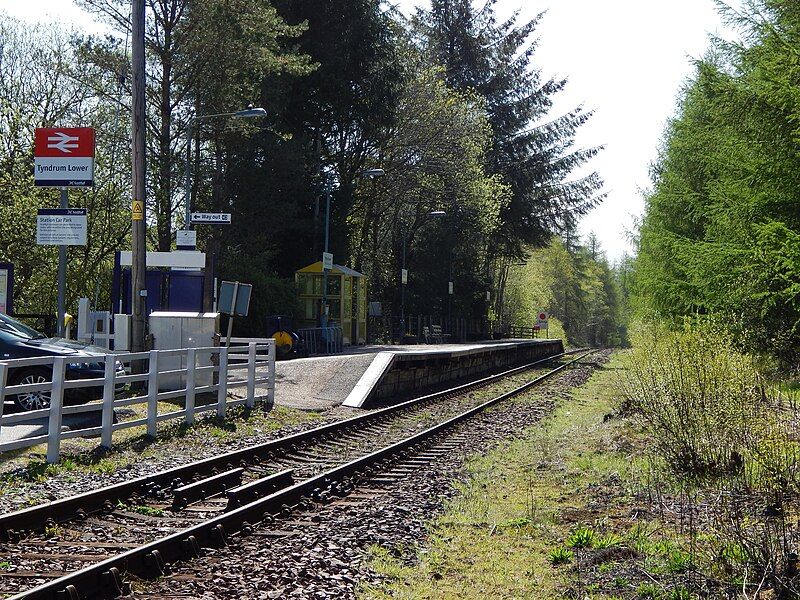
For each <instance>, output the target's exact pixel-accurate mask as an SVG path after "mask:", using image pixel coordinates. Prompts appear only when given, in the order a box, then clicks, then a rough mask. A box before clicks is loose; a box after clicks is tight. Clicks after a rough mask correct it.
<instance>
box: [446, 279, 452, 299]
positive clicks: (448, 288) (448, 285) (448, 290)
mask: <svg viewBox="0 0 800 600" xmlns="http://www.w3.org/2000/svg"><path fill="white" fill-rule="evenodd" d="M447 292H448V293H449V294H450V295H451V296H452V295H453V282H452V281H448V282H447Z"/></svg>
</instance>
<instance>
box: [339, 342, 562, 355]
mask: <svg viewBox="0 0 800 600" xmlns="http://www.w3.org/2000/svg"><path fill="white" fill-rule="evenodd" d="M536 341H540V342H544V341H547V340H544V339H540V340H531V339H502V340H482V341H479V342H466V343H463V344H370V345H366V346H346V347H345V349H344V352H343V353H342V354H377V353H378V352H415V353H433V352H456V351H461V350H474V349H479V348H480V347H481V346H496V345H502V344H519V343H520V342H536ZM337 356H342V355H341V354H339V355H337Z"/></svg>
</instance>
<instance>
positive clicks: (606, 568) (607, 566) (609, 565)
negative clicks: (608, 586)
mask: <svg viewBox="0 0 800 600" xmlns="http://www.w3.org/2000/svg"><path fill="white" fill-rule="evenodd" d="M616 566H617V563H615V562H614V561H609V562H604V563H602V564H601V565H600V566H599V567H597V572H598V573H611V571H613V570H614V567H616Z"/></svg>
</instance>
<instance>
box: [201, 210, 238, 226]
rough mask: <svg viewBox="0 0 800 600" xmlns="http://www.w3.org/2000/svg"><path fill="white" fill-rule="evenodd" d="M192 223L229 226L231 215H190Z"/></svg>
mask: <svg viewBox="0 0 800 600" xmlns="http://www.w3.org/2000/svg"><path fill="white" fill-rule="evenodd" d="M192 223H207V224H211V225H230V224H231V213H199V212H196V213H192Z"/></svg>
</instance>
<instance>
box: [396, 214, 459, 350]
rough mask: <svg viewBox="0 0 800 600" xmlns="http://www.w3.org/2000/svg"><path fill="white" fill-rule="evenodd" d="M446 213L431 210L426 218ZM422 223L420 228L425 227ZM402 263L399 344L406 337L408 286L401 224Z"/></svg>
mask: <svg viewBox="0 0 800 600" xmlns="http://www.w3.org/2000/svg"><path fill="white" fill-rule="evenodd" d="M446 214H447V213H446V212H445V211H443V210H432V211H431V212H429V213H428V214H427V216H428V217H434V218H435V217H443V216H445V215H446ZM425 222H427V220H426V221H424V222H423V223H422V224H421V225H420V227H422V226H424V225H425ZM401 224H402V225H403V263H402V267H401V268H400V343H402V342H403V338H404V337H405V335H406V285H407V284H408V271H407V270H406V247H407V246H408V234H409V228H408V225H406V224H405V223H403V222H402V221H401Z"/></svg>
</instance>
